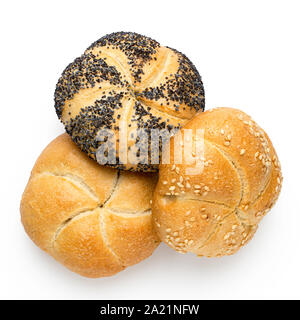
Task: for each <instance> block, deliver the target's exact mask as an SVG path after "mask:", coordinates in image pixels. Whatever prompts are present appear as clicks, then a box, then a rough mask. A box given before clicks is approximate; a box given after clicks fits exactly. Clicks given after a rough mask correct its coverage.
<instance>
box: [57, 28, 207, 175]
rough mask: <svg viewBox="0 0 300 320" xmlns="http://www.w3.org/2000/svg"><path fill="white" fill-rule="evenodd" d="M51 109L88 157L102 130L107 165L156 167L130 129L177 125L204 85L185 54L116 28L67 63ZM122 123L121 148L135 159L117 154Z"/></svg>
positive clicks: (195, 105)
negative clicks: (109, 155)
mask: <svg viewBox="0 0 300 320" xmlns="http://www.w3.org/2000/svg"><path fill="white" fill-rule="evenodd" d="M55 108H56V113H57V115H58V117H59V118H60V119H61V121H62V122H63V123H64V125H65V128H66V131H67V133H68V134H69V135H70V136H71V138H72V140H73V141H74V142H75V143H76V144H77V145H78V146H79V147H80V148H81V150H82V151H84V152H85V153H87V154H88V156H89V157H91V158H92V159H94V160H98V158H97V150H98V148H99V147H100V146H101V145H102V144H103V141H98V140H99V138H98V134H99V132H100V130H103V129H106V130H111V131H112V132H113V133H114V135H115V141H116V144H115V146H114V147H112V148H114V150H115V151H116V152H115V153H116V161H115V163H113V161H110V163H105V164H106V165H110V166H112V167H115V168H118V169H125V170H131V171H145V172H147V171H157V169H158V162H157V164H155V163H153V161H152V163H150V160H146V161H145V157H143V156H141V154H140V149H139V147H138V146H137V141H139V138H137V137H136V136H135V134H136V133H137V131H138V130H139V129H143V130H145V132H146V134H149V137H150V130H151V129H165V130H168V131H171V130H172V129H176V128H179V127H180V126H181V125H183V124H185V123H186V122H187V120H189V119H191V118H192V117H193V116H194V115H195V114H196V112H198V111H203V110H204V89H203V85H202V81H201V77H200V75H199V73H198V71H197V70H196V68H195V67H194V65H193V64H192V63H191V61H190V60H189V59H188V58H187V57H186V56H185V55H184V54H182V53H180V52H178V51H176V50H174V49H171V48H168V47H163V46H161V45H160V44H159V43H158V42H157V41H155V40H152V39H150V38H148V37H145V36H142V35H139V34H137V33H132V32H117V33H112V34H109V35H106V36H104V37H102V38H100V39H99V40H98V41H96V42H94V43H93V44H92V45H91V46H90V47H89V48H88V49H87V50H86V51H85V52H84V54H83V55H82V56H80V57H79V58H77V59H75V60H74V61H73V62H72V63H71V64H69V65H68V66H67V68H66V69H65V70H64V71H63V73H62V76H61V77H60V79H59V80H58V83H57V85H56V90H55ZM121 127H122V128H123V127H124V128H125V129H126V130H127V132H126V134H124V135H125V136H126V137H127V146H125V147H124V148H125V150H126V151H128V153H130V152H131V153H132V154H133V155H134V156H137V158H136V159H135V162H134V161H133V160H130V159H129V158H128V159H127V162H126V161H122V159H120V157H119V151H120V150H119V149H120V148H119V143H120V136H123V135H122V134H120V128H121ZM132 133H133V134H132ZM125 140H126V139H125ZM109 141H110V140H109ZM150 146H151V144H150V139H149V144H148V143H147V144H145V146H143V147H142V148H146V150H147V152H148V153H149V155H150V154H151V148H150ZM122 150H123V149H122ZM159 150H161V144H160V146H159ZM159 155H160V154H159ZM98 162H100V161H99V160H98ZM101 164H104V163H102V162H101Z"/></svg>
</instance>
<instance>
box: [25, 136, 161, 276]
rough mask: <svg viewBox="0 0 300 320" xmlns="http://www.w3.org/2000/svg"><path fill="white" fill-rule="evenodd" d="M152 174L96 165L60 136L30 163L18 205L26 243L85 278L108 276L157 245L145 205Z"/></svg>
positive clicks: (137, 259)
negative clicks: (29, 170) (28, 177)
mask: <svg viewBox="0 0 300 320" xmlns="http://www.w3.org/2000/svg"><path fill="white" fill-rule="evenodd" d="M156 180H157V177H156V175H155V174H141V173H131V174H128V173H127V172H118V171H117V170H115V169H112V168H109V167H103V166H100V165H98V164H97V163H96V162H95V161H93V160H91V159H89V158H88V157H87V156H86V155H85V154H84V153H82V152H81V151H80V150H79V149H78V148H77V147H76V145H75V144H74V143H73V142H72V141H71V139H70V137H69V136H68V135H67V134H63V135H61V136H59V137H58V138H56V139H55V140H54V141H52V142H51V143H50V144H49V145H48V146H47V147H46V148H45V150H44V151H43V152H42V154H41V155H40V157H39V158H38V160H37V161H36V163H35V166H34V168H33V170H32V173H31V177H30V179H29V181H28V184H27V186H26V188H25V191H24V194H23V197H22V201H21V208H20V210H21V218H22V223H23V225H24V228H25V230H26V232H27V233H28V235H29V236H30V238H31V239H32V240H33V241H34V242H35V243H36V245H38V246H39V247H40V248H42V249H43V250H45V251H46V252H48V253H49V254H51V255H52V256H53V257H54V258H55V259H57V260H58V261H60V262H61V263H63V264H64V265H65V266H66V267H68V268H69V269H71V270H72V271H75V272H77V273H79V274H81V275H84V276H87V277H104V276H109V275H113V274H115V273H117V272H119V271H121V270H123V269H124V268H126V267H127V266H130V265H133V264H135V263H138V262H139V261H141V260H143V259H145V258H147V257H148V256H150V255H151V254H152V252H153V250H154V249H155V248H156V247H157V245H158V244H159V240H158V238H157V236H156V234H155V232H154V230H153V226H152V214H151V210H150V209H151V204H150V200H151V198H152V193H153V189H154V185H155V183H156Z"/></svg>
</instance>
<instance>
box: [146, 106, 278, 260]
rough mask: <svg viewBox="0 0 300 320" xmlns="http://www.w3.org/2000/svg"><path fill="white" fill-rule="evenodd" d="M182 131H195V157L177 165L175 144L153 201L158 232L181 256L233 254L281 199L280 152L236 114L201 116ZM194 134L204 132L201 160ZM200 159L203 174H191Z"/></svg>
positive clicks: (227, 111) (223, 112)
mask: <svg viewBox="0 0 300 320" xmlns="http://www.w3.org/2000/svg"><path fill="white" fill-rule="evenodd" d="M184 129H192V130H193V131H192V143H193V145H192V146H193V151H192V156H195V157H193V161H192V162H189V163H187V161H183V162H182V164H176V163H175V160H174V137H173V138H172V139H171V141H170V150H171V152H170V155H171V156H170V159H171V161H170V162H171V163H170V164H161V165H160V168H159V169H160V170H159V181H158V184H157V186H156V189H155V192H154V197H153V204H152V213H153V218H154V224H155V227H156V230H157V232H158V234H159V236H160V239H161V240H163V241H164V242H165V243H166V244H168V245H169V246H170V247H172V248H174V249H175V250H177V251H179V252H181V253H186V252H193V253H195V254H197V255H199V256H207V257H215V256H223V255H230V254H233V253H235V252H236V251H237V250H238V249H239V248H240V247H241V246H243V245H244V244H246V243H247V242H248V241H249V240H250V239H251V238H252V236H253V234H254V233H255V231H256V229H257V226H258V223H259V221H260V220H261V219H262V217H263V216H264V215H265V214H266V213H267V212H268V211H269V210H270V209H271V207H272V206H273V205H274V203H275V201H276V200H277V198H278V195H279V192H280V189H281V183H282V176H281V169H280V164H279V161H278V158H277V155H276V152H275V150H274V148H273V145H272V143H271V141H270V139H269V137H268V136H267V134H266V133H265V132H264V131H263V130H262V129H261V128H260V127H259V126H258V125H257V124H256V123H255V122H254V121H253V120H252V119H251V118H250V117H249V116H248V115H246V114H245V113H243V112H242V111H239V110H236V109H231V108H217V109H212V110H209V111H206V112H204V113H199V114H198V115H196V116H195V117H194V118H193V119H192V120H191V121H190V122H188V123H187V124H186V125H185V126H184ZM184 129H181V130H180V133H181V134H182V136H184ZM196 129H200V132H201V129H202V132H204V135H203V137H204V139H202V142H203V143H204V144H203V147H204V148H203V149H204V153H203V154H202V155H201V153H196V151H195V150H197V149H196V147H195V145H196V141H197V140H198V141H199V138H198V139H197V140H196V134H195V132H196ZM178 135H179V133H178ZM180 145H183V143H181V144H180ZM182 148H183V146H182ZM179 150H180V149H179ZM199 155H200V160H201V161H202V162H199V163H202V165H203V166H202V168H203V170H202V171H201V170H200V171H201V172H200V173H197V174H193V171H192V174H191V170H190V169H193V168H195V163H196V158H197V157H198V158H199ZM183 160H184V158H183ZM198 160H199V159H198ZM187 172H188V173H187Z"/></svg>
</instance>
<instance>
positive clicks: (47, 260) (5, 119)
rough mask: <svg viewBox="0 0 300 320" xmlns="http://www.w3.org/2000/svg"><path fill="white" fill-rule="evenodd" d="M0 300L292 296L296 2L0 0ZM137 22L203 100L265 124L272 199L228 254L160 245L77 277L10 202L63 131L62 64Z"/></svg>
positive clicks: (296, 255)
mask: <svg viewBox="0 0 300 320" xmlns="http://www.w3.org/2000/svg"><path fill="white" fill-rule="evenodd" d="M0 6H1V7H0V15H1V16H0V30H1V40H0V45H1V51H0V56H1V57H0V63H1V67H0V68H1V69H0V82H1V96H0V97H1V100H0V103H1V106H0V108H1V120H0V121H1V125H0V130H1V169H2V172H1V178H0V181H1V212H0V248H1V255H0V298H1V299H46V298H47V299H227V298H228V299H247V298H248V299H267V298H271V299H272V298H274V299H277V298H283V299H286V298H292V299H294V298H298V299H299V298H300V293H299V287H300V271H299V270H300V241H299V240H300V239H299V234H300V230H299V229H300V206H299V203H300V201H299V198H300V192H299V155H300V153H299V141H298V140H299V132H300V131H299V130H300V122H299V117H300V111H299V110H300V63H299V60H300V45H299V32H300V19H299V15H300V8H299V1H289V0H284V1H275V0H273V1H264V0H260V1H254V0H252V1H240V0H237V1H229V0H226V1H214V0H209V1H199V0H197V1H188V0H185V1H176V0H172V1H166V0H160V1H155V0H151V1H142V0H139V1H129V0H128V1H116V0H108V1H101V0H98V1H88V0H84V1H83V0H82V1H75V0H72V1H63V0H60V1H53V0H52V1H29V0H27V1H1V5H0ZM122 30H123V31H135V32H138V33H141V34H145V35H147V36H150V37H152V38H154V39H156V40H158V41H159V42H160V43H161V44H163V45H167V46H170V47H174V48H176V49H177V50H180V51H182V52H184V53H185V54H186V55H187V56H188V57H189V58H190V59H191V60H192V61H193V62H194V64H195V65H196V67H197V68H198V70H199V72H200V73H201V75H202V78H203V82H204V85H205V89H206V106H207V109H209V108H211V107H216V106H228V107H236V108H240V109H242V110H244V111H245V112H247V113H248V114H250V115H251V116H252V117H253V118H254V119H255V120H256V121H257V122H258V123H259V124H260V125H261V126H262V127H263V128H264V129H265V130H266V131H267V133H268V134H269V135H270V137H271V139H272V141H273V143H274V145H275V148H276V150H277V152H278V154H279V158H280V160H281V163H282V167H283V175H284V183H283V190H282V193H281V195H280V198H279V201H278V202H277V204H276V206H275V208H274V209H273V210H272V211H271V213H270V214H269V215H268V216H267V217H266V218H265V219H264V220H263V221H262V223H261V225H260V227H259V229H258V231H257V233H256V235H255V237H254V239H253V240H252V241H251V242H250V243H249V244H248V245H247V246H246V247H244V248H243V249H241V250H240V251H239V252H238V253H237V254H236V255H234V256H230V257H224V258H213V259H206V258H201V259H200V258H197V257H196V256H193V255H181V254H179V253H176V252H175V251H173V250H171V249H169V248H168V247H167V246H165V245H164V244H161V245H160V247H159V248H158V249H157V251H156V252H155V253H154V254H153V256H152V257H150V258H149V259H147V260H145V261H143V262H142V263H140V264H138V265H136V266H134V267H130V268H128V269H127V270H125V271H123V272H121V273H119V274H118V275H116V276H114V277H111V278H103V279H86V278H83V277H81V276H79V275H77V274H74V273H72V272H70V271H68V270H67V269H65V268H64V267H63V266H61V265H60V264H59V263H57V262H55V261H54V260H53V259H52V258H51V257H50V256H48V255H47V254H46V253H44V252H42V251H41V250H40V249H38V248H37V247H36V246H35V245H34V244H33V243H32V242H31V241H30V239H29V238H28V237H27V236H26V234H25V232H24V230H23V227H22V225H21V222H20V215H19V203H20V199H21V195H22V192H23V189H24V187H25V185H26V183H27V179H28V177H29V174H30V170H31V168H32V166H33V164H34V161H35V160H36V158H37V157H38V155H39V154H40V152H41V151H42V149H43V148H44V147H45V146H46V145H47V144H48V143H49V142H50V141H51V140H52V139H54V138H55V137H56V136H57V135H58V134H60V133H62V132H63V131H64V129H63V126H62V124H60V122H59V121H58V119H57V117H56V114H55V112H54V103H53V92H54V89H55V84H56V81H57V79H58V77H59V76H60V74H61V72H62V70H63V69H64V68H65V66H66V65H67V64H68V63H70V62H71V61H72V60H73V59H74V58H76V57H77V56H79V55H80V54H81V53H82V52H83V51H84V49H85V48H86V47H87V46H88V45H90V43H92V42H93V41H95V40H96V39H98V38H100V37H101V36H103V35H105V34H107V33H111V32H115V31H122Z"/></svg>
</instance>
